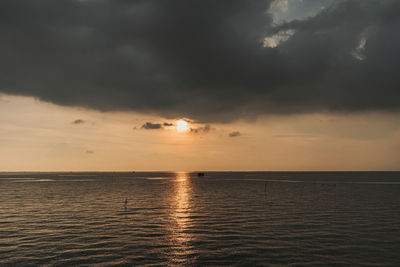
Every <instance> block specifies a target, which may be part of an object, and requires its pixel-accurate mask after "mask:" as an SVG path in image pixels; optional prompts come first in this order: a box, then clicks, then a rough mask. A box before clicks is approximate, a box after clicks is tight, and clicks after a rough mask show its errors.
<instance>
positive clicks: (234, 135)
mask: <svg viewBox="0 0 400 267" xmlns="http://www.w3.org/2000/svg"><path fill="white" fill-rule="evenodd" d="M240 135H241V133H240V132H238V131H235V132H231V133H229V137H238V136H240Z"/></svg>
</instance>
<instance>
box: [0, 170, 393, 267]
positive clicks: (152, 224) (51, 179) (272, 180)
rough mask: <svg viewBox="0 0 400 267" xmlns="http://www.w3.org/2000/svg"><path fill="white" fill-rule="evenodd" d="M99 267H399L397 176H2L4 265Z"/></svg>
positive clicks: (0, 250)
mask: <svg viewBox="0 0 400 267" xmlns="http://www.w3.org/2000/svg"><path fill="white" fill-rule="evenodd" d="M125 199H127V204H126V205H125ZM90 264H93V265H96V266H102V265H104V266H112V265H140V266H146V265H157V266H163V265H183V266H188V265H189V266H193V265H194V266H201V265H213V266H215V265H225V266H232V265H234V266H245V265H252V266H274V265H276V266H281V265H296V266H298V265H305V266H307V265H329V266H331V265H348V266H355V265H364V266H367V265H371V266H376V265H380V266H388V265H391V266H400V172H247V173H237V172H211V173H206V174H205V176H204V177H197V175H196V174H195V173H194V174H190V173H155V172H153V173H0V265H1V266H7V265H10V266H14V265H17V266H29V265H35V266H36V265H52V266H53V265H54V266H58V265H60V266H62V265H74V266H75V265H90Z"/></svg>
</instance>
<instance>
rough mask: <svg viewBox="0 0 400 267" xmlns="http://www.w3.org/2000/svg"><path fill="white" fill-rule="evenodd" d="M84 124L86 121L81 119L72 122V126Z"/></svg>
mask: <svg viewBox="0 0 400 267" xmlns="http://www.w3.org/2000/svg"><path fill="white" fill-rule="evenodd" d="M83 123H85V121H84V120H81V119H77V120H74V121H73V122H72V124H83Z"/></svg>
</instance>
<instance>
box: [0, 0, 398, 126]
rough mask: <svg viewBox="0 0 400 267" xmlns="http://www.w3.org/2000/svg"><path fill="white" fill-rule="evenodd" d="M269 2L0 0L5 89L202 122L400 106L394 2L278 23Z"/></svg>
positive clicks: (358, 1)
mask: <svg viewBox="0 0 400 267" xmlns="http://www.w3.org/2000/svg"><path fill="white" fill-rule="evenodd" d="M318 1H321V2H326V1H324V0H315V1H314V2H318ZM271 2H272V1H271V0H264V1H261V0H260V1H247V0H219V1H214V0H198V1H192V0H170V1H156V0H132V1H127V0H98V1H91V0H86V1H82V0H80V1H77V0H75V1H73V0H58V1H54V0H38V1H31V0H4V1H1V2H0V30H1V33H2V34H1V37H0V38H1V41H0V56H1V61H0V91H1V92H5V93H11V94H22V95H32V96H35V97H38V98H40V99H43V100H46V101H51V102H54V103H57V104H61V105H74V106H83V107H89V108H95V109H99V110H106V111H107V110H135V111H139V112H150V113H157V114H159V115H162V116H166V117H171V118H172V117H189V118H192V119H196V120H199V121H204V122H212V121H229V120H232V119H235V118H239V117H252V116H257V115H259V114H278V113H304V112H318V111H363V110H399V107H400V101H398V99H399V97H400V93H399V89H398V86H399V84H400V76H399V75H398V73H397V71H398V69H400V60H399V58H400V50H399V49H398V48H399V47H400V37H399V34H398V30H399V29H400V16H399V15H398V14H399V12H400V1H398V0H379V1H378V0H345V1H338V2H336V3H337V4H333V5H331V6H330V7H328V8H326V9H324V10H322V11H321V12H319V13H318V14H317V15H315V16H313V17H308V18H306V19H302V20H294V21H291V22H287V23H281V24H279V25H275V24H274V23H273V19H272V17H273V15H271V14H270V13H269V12H266V11H267V10H268V8H269V6H270V4H271ZM304 2H305V1H304ZM287 32H290V33H291V34H292V35H291V36H289V37H290V38H286V39H287V40H286V41H284V42H281V43H280V44H279V45H278V46H277V47H263V40H264V38H265V37H268V36H269V37H271V36H272V37H276V36H278V37H279V36H282V34H286V33H287Z"/></svg>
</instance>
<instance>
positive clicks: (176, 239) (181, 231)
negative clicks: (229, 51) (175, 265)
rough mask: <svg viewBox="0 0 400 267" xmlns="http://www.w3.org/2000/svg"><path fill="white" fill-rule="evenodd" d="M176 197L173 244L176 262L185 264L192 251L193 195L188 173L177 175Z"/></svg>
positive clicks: (173, 204)
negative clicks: (190, 229)
mask: <svg viewBox="0 0 400 267" xmlns="http://www.w3.org/2000/svg"><path fill="white" fill-rule="evenodd" d="M174 192H175V194H174V197H173V200H172V206H173V207H172V208H173V209H172V210H173V213H172V214H171V215H172V219H173V229H171V230H172V240H171V241H172V242H173V248H174V253H173V254H174V255H173V256H174V259H173V260H174V261H176V262H180V263H185V262H186V259H187V255H188V254H189V251H190V249H191V247H190V244H189V242H190V241H191V239H192V236H191V234H190V233H189V231H188V230H189V227H190V218H189V216H190V214H191V205H190V195H191V184H190V176H189V174H188V173H186V172H178V173H176V176H175V180H174ZM186 263H187V262H186Z"/></svg>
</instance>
